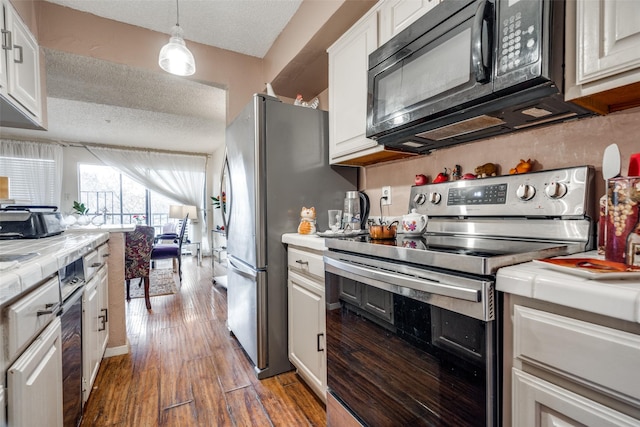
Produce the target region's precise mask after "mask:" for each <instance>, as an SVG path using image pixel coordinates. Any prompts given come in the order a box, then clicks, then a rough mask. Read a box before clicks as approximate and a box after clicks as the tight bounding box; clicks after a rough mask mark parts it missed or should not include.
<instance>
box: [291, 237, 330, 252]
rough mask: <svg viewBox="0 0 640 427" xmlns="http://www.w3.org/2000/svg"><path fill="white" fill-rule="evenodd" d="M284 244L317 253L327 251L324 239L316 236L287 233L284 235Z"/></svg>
mask: <svg viewBox="0 0 640 427" xmlns="http://www.w3.org/2000/svg"><path fill="white" fill-rule="evenodd" d="M282 243H286V244H288V245H295V246H300V247H303V248H307V249H313V250H316V251H324V250H325V249H326V246H325V244H324V238H323V237H320V236H318V235H316V234H298V233H286V234H283V235H282Z"/></svg>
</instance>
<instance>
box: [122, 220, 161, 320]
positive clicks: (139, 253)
mask: <svg viewBox="0 0 640 427" xmlns="http://www.w3.org/2000/svg"><path fill="white" fill-rule="evenodd" d="M154 234H155V230H154V228H153V227H149V226H146V225H136V228H135V229H134V230H133V231H130V232H128V233H126V236H125V249H124V278H125V280H126V283H127V301H130V300H131V296H130V295H129V287H130V284H131V279H137V278H140V281H141V282H142V281H144V302H145V304H146V306H147V310H151V301H150V300H149V272H150V264H151V250H152V249H153V235H154Z"/></svg>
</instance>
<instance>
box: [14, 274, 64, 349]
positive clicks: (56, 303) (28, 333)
mask: <svg viewBox="0 0 640 427" xmlns="http://www.w3.org/2000/svg"><path fill="white" fill-rule="evenodd" d="M59 309H60V284H59V282H58V277H57V276H56V277H52V278H51V279H49V280H48V281H46V282H45V283H44V284H43V285H41V286H39V287H38V288H37V289H36V290H34V291H33V292H31V293H30V294H28V295H27V296H25V297H24V298H22V299H20V300H19V301H18V302H16V303H14V304H11V305H10V306H9V307H7V310H6V316H7V317H6V328H7V330H6V331H5V337H6V340H7V343H6V345H7V351H8V354H7V356H8V358H9V360H13V359H14V357H16V356H17V355H18V353H20V352H21V351H22V350H23V349H24V348H25V347H26V346H27V345H28V344H29V343H30V342H31V339H32V338H34V337H35V336H36V335H37V334H38V333H39V332H40V331H41V330H42V329H44V327H45V326H47V325H48V324H49V322H50V321H51V320H52V319H53V318H55V317H56V316H57V314H58V311H59Z"/></svg>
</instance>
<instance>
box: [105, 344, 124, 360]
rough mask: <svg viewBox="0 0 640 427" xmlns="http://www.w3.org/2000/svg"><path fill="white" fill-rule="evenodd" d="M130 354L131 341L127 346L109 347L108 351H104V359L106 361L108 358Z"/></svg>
mask: <svg viewBox="0 0 640 427" xmlns="http://www.w3.org/2000/svg"><path fill="white" fill-rule="evenodd" d="M128 353H129V340H127V343H126V344H125V345H121V346H118V347H107V349H106V350H105V351H104V357H105V359H106V358H107V357H113V356H120V355H123V354H128Z"/></svg>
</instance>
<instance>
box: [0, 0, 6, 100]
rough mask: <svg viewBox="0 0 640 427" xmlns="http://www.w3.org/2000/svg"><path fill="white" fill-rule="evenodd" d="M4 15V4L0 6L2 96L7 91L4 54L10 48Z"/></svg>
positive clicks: (0, 91)
mask: <svg viewBox="0 0 640 427" xmlns="http://www.w3.org/2000/svg"><path fill="white" fill-rule="evenodd" d="M4 15H5V13H4V4H0V30H2V33H1V35H0V44H2V47H1V49H2V50H1V51H0V93H2V94H4V93H6V91H7V55H6V54H5V53H4V50H5V48H6V47H8V44H7V43H8V41H7V40H6V37H7V34H6V33H5V22H7V21H6V19H5V17H4Z"/></svg>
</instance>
